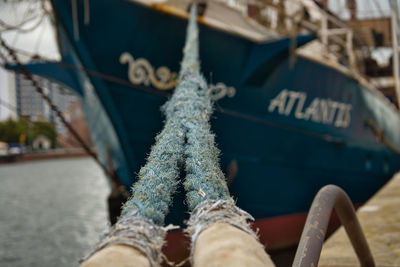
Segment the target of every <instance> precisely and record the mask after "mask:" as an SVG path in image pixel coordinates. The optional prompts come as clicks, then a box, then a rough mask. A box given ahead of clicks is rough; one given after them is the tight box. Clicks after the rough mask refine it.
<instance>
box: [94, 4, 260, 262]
mask: <svg viewBox="0 0 400 267" xmlns="http://www.w3.org/2000/svg"><path fill="white" fill-rule="evenodd" d="M196 14H197V11H196V6H195V5H193V6H192V8H191V14H190V20H189V25H188V28H187V36H186V44H185V48H184V51H183V54H184V56H183V61H182V65H181V70H180V73H179V80H178V86H177V87H176V89H175V91H174V93H173V95H172V97H171V98H170V99H169V100H168V101H167V102H166V103H165V104H164V106H163V107H162V111H163V113H164V114H165V116H166V120H165V125H164V128H163V130H162V131H161V132H160V133H159V134H158V135H157V137H156V138H155V139H156V142H155V144H154V145H153V147H152V148H151V152H150V155H149V157H148V158H147V162H146V164H145V166H144V167H142V168H141V170H140V171H139V179H138V181H137V182H136V183H135V184H134V185H133V187H132V196H131V198H130V199H129V200H128V201H127V202H126V203H125V205H124V206H123V210H122V216H121V218H120V219H119V220H118V222H117V223H116V224H115V225H114V226H113V227H112V228H111V229H110V230H109V232H108V233H107V234H106V235H105V236H104V237H103V240H102V241H101V242H100V243H99V244H98V246H97V247H96V249H95V251H94V252H93V253H92V254H94V253H95V252H96V251H98V250H101V249H103V248H105V247H107V246H110V245H115V244H123V245H128V246H132V247H134V248H136V249H138V250H139V251H141V252H142V253H143V254H145V255H146V256H147V258H148V259H149V261H150V263H151V265H152V266H158V265H159V264H160V263H161V261H162V254H161V248H162V246H163V242H164V241H163V240H164V237H165V234H166V231H167V229H166V228H164V227H162V225H163V224H164V219H165V216H166V215H167V213H168V208H169V206H170V204H171V201H172V195H173V193H174V192H175V190H176V188H177V186H178V184H179V180H178V178H179V175H180V167H181V166H184V167H185V171H186V177H185V182H184V187H185V189H186V191H187V194H186V202H187V205H188V208H189V211H191V212H192V214H191V218H190V220H189V228H188V231H187V232H188V233H189V234H190V235H191V239H192V241H193V242H194V243H195V241H196V238H197V236H198V235H199V234H200V233H201V231H202V230H203V229H205V228H207V227H208V226H209V225H210V224H212V223H215V222H225V223H229V224H231V225H233V226H236V227H237V228H240V229H242V230H244V231H245V232H247V233H250V234H251V235H252V236H254V237H255V238H256V235H255V234H254V233H253V232H252V230H251V229H250V227H249V225H248V224H247V219H252V217H251V216H250V215H249V214H247V213H246V212H244V211H242V210H240V209H239V208H238V207H236V206H235V204H234V201H233V200H232V198H231V197H230V195H229V191H228V187H227V184H226V182H225V178H224V174H223V173H222V171H221V169H220V167H219V159H218V155H219V150H218V149H217V148H216V145H215V141H214V139H215V136H214V134H213V133H211V127H210V123H209V119H210V115H211V114H212V101H211V98H210V96H209V95H208V92H209V90H208V86H207V83H206V81H205V79H204V77H203V76H202V75H201V74H200V64H199V47H198V28H197V22H196V17H197V16H196ZM194 243H193V244H194ZM192 249H193V246H192ZM92 254H91V255H92Z"/></svg>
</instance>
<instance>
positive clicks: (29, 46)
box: [0, 0, 390, 121]
mask: <svg viewBox="0 0 400 267" xmlns="http://www.w3.org/2000/svg"><path fill="white" fill-rule="evenodd" d="M34 2H35V1H27V2H23V1H22V4H18V6H15V4H10V3H9V2H7V3H4V1H1V2H0V19H1V20H3V21H7V22H11V23H18V21H20V20H21V17H22V18H24V17H25V18H26V16H29V14H32V13H34V12H33V11H35V10H37V6H35V4H34ZM93 2H94V1H93ZM93 2H91V3H93ZM357 2H358V6H357V8H358V12H357V17H358V18H359V19H362V18H374V17H382V16H389V15H390V6H389V0H358V1H357ZM329 7H330V9H331V10H332V11H333V12H334V13H336V14H338V15H339V16H340V17H341V18H342V19H348V18H349V12H348V10H347V8H346V0H330V2H329ZM38 20H39V19H36V20H33V21H31V22H30V23H28V24H26V26H25V27H26V28H29V27H31V26H32V25H34V24H35V23H37V22H38ZM1 37H2V38H4V40H5V41H6V42H7V43H8V44H9V45H12V46H13V47H16V48H19V49H22V50H25V51H27V52H29V53H38V54H40V55H41V56H43V57H46V58H51V59H59V54H58V51H57V46H56V42H55V35H54V32H53V29H52V27H51V24H50V22H49V20H48V19H44V20H43V21H42V23H40V27H38V28H37V29H36V30H34V31H32V32H30V33H28V34H17V33H16V32H15V31H12V32H6V33H2V34H1ZM7 77H8V75H7V74H6V72H5V71H4V70H3V69H2V68H0V101H1V100H2V101H6V102H9V101H10V100H9V98H10V97H9V94H8V91H9V90H8V87H9V83H8V78H7ZM9 112H10V111H9V110H8V109H7V108H5V107H4V106H2V105H0V121H1V120H4V119H5V118H7V117H8V116H9V115H10V114H9Z"/></svg>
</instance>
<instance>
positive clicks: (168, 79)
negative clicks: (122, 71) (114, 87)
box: [119, 52, 236, 101]
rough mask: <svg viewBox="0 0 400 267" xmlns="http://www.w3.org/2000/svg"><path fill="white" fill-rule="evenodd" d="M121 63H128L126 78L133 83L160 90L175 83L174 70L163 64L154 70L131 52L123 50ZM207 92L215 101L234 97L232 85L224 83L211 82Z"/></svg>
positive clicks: (234, 92) (173, 86) (166, 88)
mask: <svg viewBox="0 0 400 267" xmlns="http://www.w3.org/2000/svg"><path fill="white" fill-rule="evenodd" d="M119 62H120V63H121V64H126V63H128V64H129V67H128V78H129V81H130V82H131V83H133V84H144V85H146V86H149V85H153V86H154V87H155V88H157V89H160V90H170V89H173V88H175V86H176V84H177V76H178V75H177V74H176V72H171V70H170V69H168V68H167V67H165V66H162V67H159V68H158V69H157V70H156V71H155V72H154V68H153V67H152V66H151V64H150V63H149V61H147V60H146V59H144V58H138V59H136V60H135V59H134V58H133V56H132V55H131V54H129V53H128V52H124V53H122V54H121V56H120V58H119ZM208 94H209V95H210V98H211V99H212V100H214V101H217V100H219V99H221V98H224V97H225V96H227V97H234V96H235V94H236V90H235V88H234V87H228V86H226V85H225V84H224V83H221V82H219V83H217V84H215V85H214V84H211V85H210V88H209V91H208Z"/></svg>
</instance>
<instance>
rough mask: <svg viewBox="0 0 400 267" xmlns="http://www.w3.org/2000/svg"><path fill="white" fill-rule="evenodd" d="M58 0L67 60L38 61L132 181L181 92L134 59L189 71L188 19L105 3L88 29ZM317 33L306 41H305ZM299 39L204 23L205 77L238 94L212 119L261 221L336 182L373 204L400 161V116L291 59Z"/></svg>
mask: <svg viewBox="0 0 400 267" xmlns="http://www.w3.org/2000/svg"><path fill="white" fill-rule="evenodd" d="M78 2H79V1H78ZM52 3H53V6H54V10H55V14H56V21H57V31H58V41H59V45H60V50H61V53H62V63H61V64H60V63H59V64H52V63H47V64H31V65H29V66H28V67H29V68H30V70H31V71H32V72H35V73H38V74H41V75H44V76H47V77H51V78H54V79H57V80H59V81H60V82H63V83H64V84H66V85H68V86H70V87H71V88H72V89H73V90H75V91H76V92H77V93H78V94H79V95H80V96H81V97H82V103H83V107H84V110H85V114H86V117H87V120H88V124H89V126H90V128H91V134H92V137H93V141H94V143H95V147H96V149H97V151H98V153H99V155H100V157H101V160H102V161H103V162H107V154H110V155H111V158H112V160H113V167H114V169H115V170H116V172H117V173H118V175H119V177H120V179H121V181H122V183H123V185H124V186H125V187H126V188H129V187H130V186H131V185H132V183H134V182H135V179H136V175H135V174H136V173H137V172H138V170H139V168H140V166H143V165H144V162H145V159H146V155H147V154H148V153H149V151H150V147H151V145H152V144H153V142H154V137H155V136H156V134H157V133H158V132H159V131H160V130H161V128H162V122H163V118H162V116H161V112H160V106H161V105H162V104H163V103H164V102H165V101H166V99H167V97H168V96H169V95H170V93H171V91H169V90H159V89H157V87H158V88H161V89H166V88H163V86H164V87H171V83H169V82H170V80H168V77H167V76H168V75H167V74H168V73H167V74H166V78H165V79H164V81H162V84H161V85H160V84H158V85H157V83H156V82H157V81H153V80H154V79H153V80H152V79H151V77H149V75H147V76H146V77H147V78H143V79H141V78H140V75H139V74H140V73H139V74H138V73H136V76H135V73H134V71H133V69H132V70H131V71H132V73H131V78H132V79H131V80H134V81H136V84H133V83H131V82H130V81H129V79H128V77H129V74H128V73H129V68H130V67H132V64H131V65H130V62H131V63H132V60H131V59H130V56H131V57H132V58H133V60H138V59H140V58H142V59H146V62H145V63H149V64H150V65H151V66H150V67H151V68H153V70H156V69H157V68H159V67H163V66H164V67H166V68H168V69H169V70H170V71H171V72H178V70H179V68H180V65H179V64H180V60H181V58H182V48H183V44H184V38H185V29H186V24H187V21H186V20H185V19H184V18H181V17H178V16H173V15H171V14H168V13H166V12H163V11H160V10H157V9H156V8H152V7H149V6H144V5H140V4H137V3H134V2H132V1H125V0H118V1H111V0H102V1H97V2H96V4H95V5H94V4H93V5H91V6H90V15H91V18H90V23H89V24H87V25H85V24H84V22H83V17H84V14H83V10H84V8H83V4H82V6H80V4H78V8H77V11H78V12H77V18H78V20H77V21H78V25H77V24H76V22H75V24H74V22H73V18H72V15H71V14H73V11H72V9H71V1H64V0H52ZM74 27H75V28H74ZM312 39H313V37H312V36H310V35H305V36H297V38H296V43H297V45H299V46H300V45H302V44H305V43H307V42H308V41H310V40H312ZM290 45H291V39H289V38H282V39H276V40H269V41H266V42H262V43H257V42H254V41H251V40H249V39H247V38H244V37H241V36H239V35H234V34H231V33H228V32H223V31H220V30H217V29H215V28H212V27H209V26H207V25H205V24H204V23H203V24H202V23H200V58H201V67H202V72H203V73H204V75H205V77H206V78H207V80H208V81H210V83H218V82H222V83H224V84H225V85H226V86H227V87H233V88H234V89H235V95H234V96H233V97H229V95H230V94H231V95H230V96H232V93H233V91H232V90H231V91H229V90H225V91H224V90H220V91H216V93H221V94H222V95H220V96H224V97H222V98H221V99H219V100H218V101H217V102H216V112H215V114H214V116H213V120H212V129H213V131H214V132H215V133H216V136H217V140H216V141H217V144H218V147H219V149H220V150H221V152H222V153H221V164H222V168H223V170H226V172H227V176H228V177H227V179H228V183H229V188H230V192H231V193H232V195H233V196H234V198H235V199H237V204H238V206H239V207H241V208H243V209H244V210H246V211H248V212H249V213H250V214H252V215H253V216H254V217H255V218H256V219H259V220H262V219H266V218H275V217H278V216H288V215H291V214H301V213H304V212H306V211H307V210H308V208H309V206H310V204H311V201H312V198H313V197H314V195H315V194H316V192H317V191H318V190H319V189H320V188H321V187H322V186H324V185H326V184H335V185H338V186H340V187H342V188H343V189H344V190H345V191H346V192H347V193H348V194H349V196H350V197H351V199H352V201H353V202H354V203H356V204H359V203H363V202H365V201H366V200H367V199H368V198H369V197H371V195H372V194H374V193H375V192H376V191H377V190H378V189H379V188H380V187H382V185H384V184H385V183H386V182H387V181H388V179H390V178H391V177H392V175H393V174H394V173H395V172H396V171H397V170H398V169H399V167H400V156H399V153H398V151H396V149H398V148H400V135H399V133H400V115H399V113H398V112H397V111H396V110H395V109H394V108H393V107H392V106H391V105H390V104H389V103H388V102H387V101H386V100H385V99H384V98H383V97H382V96H380V95H379V94H378V93H376V92H374V91H371V90H370V89H368V88H367V87H366V86H364V85H362V83H360V82H359V81H358V80H357V79H355V78H354V77H351V76H350V75H348V74H346V73H343V72H342V71H340V70H338V69H336V68H333V67H331V66H327V65H325V64H323V63H321V62H317V61H314V60H311V59H309V58H306V57H302V56H297V57H296V58H295V60H294V62H292V61H291V59H290V55H289V47H290ZM129 55H130V56H129ZM135 62H137V61H135ZM139 65H140V64H139ZM132 68H133V67H132ZM135 79H136V80H135ZM158 80H160V79H158ZM172 85H173V84H172ZM377 129H378V130H380V131H381V132H382V133H384V134H383V135H384V136H380V139H379V136H377V134H376V132H377ZM383 141H385V142H383ZM182 200H183V193H182V192H181V194H178V196H176V201H175V204H174V206H173V207H172V212H171V215H170V216H169V217H168V222H173V223H179V222H181V221H182V219H183V218H184V217H185V208H184V206H183V204H182V202H183V201H182ZM303 219H304V218H303ZM296 222H297V223H298V222H299V221H298V220H297V221H296ZM300 223H301V220H300ZM285 231H287V229H281V232H285ZM263 234H264V233H263V232H261V235H262V236H263ZM298 234H299V233H298ZM262 239H263V237H262ZM267 239H268V238H267ZM267 239H265V240H267ZM289 243H290V242H289ZM271 246H272V247H274V244H271V243H270V247H271Z"/></svg>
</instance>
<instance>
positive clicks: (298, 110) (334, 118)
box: [268, 89, 352, 128]
mask: <svg viewBox="0 0 400 267" xmlns="http://www.w3.org/2000/svg"><path fill="white" fill-rule="evenodd" d="M306 99H307V94H306V93H304V92H296V91H289V90H287V89H284V90H282V91H281V92H280V93H279V94H278V95H277V96H276V97H275V98H274V99H272V100H271V101H270V103H269V107H268V111H269V112H271V113H272V112H278V114H280V115H283V116H291V115H293V116H294V117H295V118H296V119H298V120H305V121H312V122H315V123H322V124H327V125H333V126H335V127H338V128H347V127H349V126H350V122H351V109H352V106H351V104H346V103H341V102H337V101H333V100H331V99H322V98H318V97H317V98H314V99H313V100H312V101H311V103H310V104H309V105H308V106H305V104H306Z"/></svg>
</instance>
